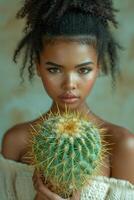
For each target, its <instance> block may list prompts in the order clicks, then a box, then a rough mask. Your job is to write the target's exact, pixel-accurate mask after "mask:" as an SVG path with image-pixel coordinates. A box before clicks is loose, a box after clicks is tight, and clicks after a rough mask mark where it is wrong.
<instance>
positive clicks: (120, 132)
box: [2, 40, 134, 200]
mask: <svg viewBox="0 0 134 200" xmlns="http://www.w3.org/2000/svg"><path fill="white" fill-rule="evenodd" d="M40 58H41V62H40V64H38V63H36V65H37V73H38V76H39V78H40V79H41V80H42V83H43V86H44V89H45V90H46V91H47V93H48V95H49V96H50V97H51V98H52V100H53V103H52V106H51V111H52V112H57V106H56V105H57V104H58V106H59V109H60V111H61V112H64V109H65V103H66V104H67V106H68V107H69V108H70V110H72V111H73V110H77V111H80V112H82V113H87V112H88V111H89V110H90V113H89V114H88V115H89V116H90V118H92V119H93V120H94V119H95V120H96V121H97V122H98V123H101V124H102V127H104V128H106V130H107V131H106V135H107V136H106V137H105V141H106V142H108V143H109V144H110V149H109V153H110V154H108V155H107V156H106V158H105V159H104V161H103V166H102V169H101V174H100V175H103V176H107V177H113V178H117V179H123V180H127V181H129V182H130V183H132V184H134V172H133V169H134V135H133V134H131V133H130V132H129V131H128V130H127V129H125V128H123V127H120V126H117V125H115V124H111V123H109V122H107V121H105V120H103V119H101V118H100V117H98V116H97V115H95V114H94V113H93V112H92V111H91V109H90V108H89V106H88V105H87V103H86V101H85V100H86V97H87V96H88V95H90V92H91V90H92V89H93V85H94V83H95V81H96V79H97V77H98V73H99V70H101V64H98V62H97V53H96V50H95V49H94V48H93V47H92V46H88V45H81V44H79V43H76V42H65V41H60V40H57V43H55V44H53V45H52V44H50V45H47V46H46V47H45V48H44V49H43V51H42V52H41V55H40ZM68 93H73V94H75V95H76V96H77V99H76V101H74V102H68V101H66V102H65V101H63V100H62V99H61V98H60V95H65V94H68ZM48 112H49V111H48ZM45 115H46V113H44V116H45ZM37 120H39V118H38V119H36V120H34V121H32V122H27V123H24V124H20V125H17V126H15V127H13V128H12V129H10V130H9V131H7V133H6V134H5V135H4V138H3V143H2V154H3V156H4V157H5V158H7V159H12V160H15V161H18V162H22V163H28V164H29V162H28V160H25V157H24V155H25V153H26V151H27V141H28V138H29V125H30V124H34V122H36V121H37ZM14 147H15V148H14ZM33 184H34V187H35V189H36V190H37V195H36V198H35V199H36V200H44V199H45V200H63V198H61V197H59V196H58V195H57V194H55V193H53V192H51V189H50V188H49V189H48V188H47V186H45V185H43V183H42V181H41V178H40V174H39V173H37V172H35V173H34V176H33ZM79 193H80V192H79V191H77V192H76V193H75V194H74V196H73V197H72V198H71V199H72V200H74V199H77V200H78V199H79V196H80V195H79Z"/></svg>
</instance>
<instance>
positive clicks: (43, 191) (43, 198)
mask: <svg viewBox="0 0 134 200" xmlns="http://www.w3.org/2000/svg"><path fill="white" fill-rule="evenodd" d="M33 185H34V188H35V190H36V191H37V194H36V197H35V199H34V200H65V199H63V198H62V197H60V196H59V195H57V194H56V193H54V192H52V191H51V190H50V189H48V188H47V185H44V184H43V182H42V179H41V174H40V173H39V172H37V171H34V174H33ZM68 200H80V192H75V193H74V194H73V196H72V197H71V198H69V199H68Z"/></svg>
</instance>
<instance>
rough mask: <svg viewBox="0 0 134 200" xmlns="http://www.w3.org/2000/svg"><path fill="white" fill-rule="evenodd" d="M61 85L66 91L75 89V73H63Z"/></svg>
mask: <svg viewBox="0 0 134 200" xmlns="http://www.w3.org/2000/svg"><path fill="white" fill-rule="evenodd" d="M62 87H63V89H64V90H66V91H67V90H75V89H76V88H77V80H76V75H74V74H73V73H70V74H67V75H65V76H64V80H63V83H62Z"/></svg>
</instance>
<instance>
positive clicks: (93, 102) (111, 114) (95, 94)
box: [0, 0, 134, 140]
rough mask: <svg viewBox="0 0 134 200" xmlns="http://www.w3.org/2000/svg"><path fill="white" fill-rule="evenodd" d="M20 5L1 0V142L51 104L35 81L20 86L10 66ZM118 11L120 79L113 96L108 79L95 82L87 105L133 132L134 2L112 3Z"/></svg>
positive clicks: (18, 33) (16, 68)
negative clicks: (120, 47) (121, 48)
mask: <svg viewBox="0 0 134 200" xmlns="http://www.w3.org/2000/svg"><path fill="white" fill-rule="evenodd" d="M20 2H21V1H18V0H0V140H1V138H2V136H3V134H4V133H5V131H6V130H7V129H9V128H10V127H11V126H13V125H15V124H17V123H20V122H24V121H27V120H30V119H34V118H35V117H37V116H39V114H40V113H43V112H45V111H46V110H47V109H48V108H49V106H50V104H51V100H50V99H49V97H48V96H47V95H46V93H45V92H44V90H43V86H42V84H41V82H40V80H39V78H38V77H35V80H34V82H33V85H30V84H29V82H28V81H26V83H25V84H24V86H23V87H22V86H20V85H19V81H20V78H19V66H20V65H19V64H18V65H17V66H16V65H15V64H14V63H13V62H12V54H13V50H14V48H15V46H16V44H17V41H18V40H19V39H20V38H21V36H22V34H21V31H22V29H23V21H20V20H19V21H17V20H16V19H15V13H16V11H17V9H18V8H19V6H20V5H21V4H20ZM114 2H115V5H116V7H117V8H119V9H120V13H118V15H117V17H118V20H119V22H120V29H119V30H118V31H117V32H116V37H117V38H118V39H119V41H120V43H121V44H122V45H123V46H124V47H125V51H123V52H121V53H120V67H121V69H122V78H121V79H120V80H119V81H118V83H117V89H116V91H114V92H112V89H111V85H110V84H111V82H110V80H109V79H108V78H107V77H100V78H98V80H97V82H96V85H95V87H94V90H93V91H92V94H91V95H90V97H88V99H87V101H88V103H89V104H90V107H91V108H92V110H93V111H94V112H95V113H96V114H98V115H100V116H101V117H102V118H104V119H106V120H109V121H111V122H113V123H116V124H119V125H121V126H124V127H127V128H129V129H130V130H131V131H132V132H133V130H134V20H133V19H134V1H133V0H127V1H122V0H115V1H114Z"/></svg>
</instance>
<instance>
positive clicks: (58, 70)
mask: <svg viewBox="0 0 134 200" xmlns="http://www.w3.org/2000/svg"><path fill="white" fill-rule="evenodd" d="M47 70H48V71H49V72H50V73H52V74H55V73H60V72H61V70H60V69H59V68H58V67H51V68H48V69H47Z"/></svg>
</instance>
